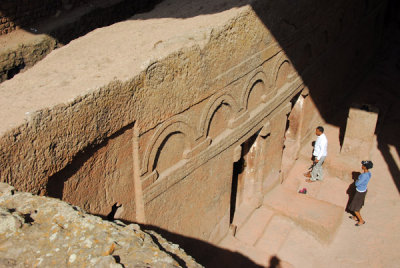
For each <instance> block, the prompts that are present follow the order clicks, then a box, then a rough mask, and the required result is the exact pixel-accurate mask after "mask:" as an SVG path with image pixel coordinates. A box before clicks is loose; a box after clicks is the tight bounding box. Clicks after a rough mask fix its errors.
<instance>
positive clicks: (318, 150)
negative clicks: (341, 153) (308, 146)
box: [313, 133, 328, 160]
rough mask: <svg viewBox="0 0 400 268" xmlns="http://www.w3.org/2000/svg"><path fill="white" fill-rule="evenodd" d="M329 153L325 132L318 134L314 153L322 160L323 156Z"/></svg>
mask: <svg viewBox="0 0 400 268" xmlns="http://www.w3.org/2000/svg"><path fill="white" fill-rule="evenodd" d="M327 154H328V139H327V138H326V136H325V134H324V133H322V134H321V135H319V136H318V138H317V140H316V141H315V146H314V152H313V155H314V156H315V157H316V158H317V159H318V160H320V159H321V157H323V156H326V155H327Z"/></svg>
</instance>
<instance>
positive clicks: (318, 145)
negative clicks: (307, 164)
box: [305, 126, 328, 182]
mask: <svg viewBox="0 0 400 268" xmlns="http://www.w3.org/2000/svg"><path fill="white" fill-rule="evenodd" d="M315 134H316V135H317V136H318V138H317V140H316V141H315V145H314V151H313V156H314V163H313V169H312V171H311V172H309V173H307V174H305V176H306V177H308V178H309V179H307V180H306V181H307V182H315V181H317V180H319V181H322V179H323V176H324V173H323V170H322V164H323V163H324V161H325V158H326V156H327V154H328V139H327V138H326V136H325V134H324V128H323V127H321V126H319V127H317V128H316V129H315Z"/></svg>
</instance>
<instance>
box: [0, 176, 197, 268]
mask: <svg viewBox="0 0 400 268" xmlns="http://www.w3.org/2000/svg"><path fill="white" fill-rule="evenodd" d="M14 266H15V267H55V266H57V267H66V266H74V267H181V266H184V267H201V265H199V264H198V263H196V261H195V260H194V259H193V258H192V257H190V256H188V255H187V254H186V253H185V252H184V251H183V250H182V249H181V248H179V246H178V245H176V244H172V243H169V242H168V241H166V240H165V239H164V238H162V237H161V236H160V235H158V234H157V233H155V232H153V231H144V230H141V229H140V226H139V225H137V224H129V225H126V224H124V223H122V222H120V221H116V222H109V221H105V220H102V219H101V218H100V217H96V216H93V215H89V214H87V213H85V212H84V211H83V210H81V209H80V208H78V207H75V206H71V205H69V204H67V203H65V202H62V201H60V200H58V199H54V198H48V197H40V196H35V195H32V194H30V193H24V192H16V191H15V190H14V188H13V187H11V186H9V185H8V184H5V183H0V267H14Z"/></svg>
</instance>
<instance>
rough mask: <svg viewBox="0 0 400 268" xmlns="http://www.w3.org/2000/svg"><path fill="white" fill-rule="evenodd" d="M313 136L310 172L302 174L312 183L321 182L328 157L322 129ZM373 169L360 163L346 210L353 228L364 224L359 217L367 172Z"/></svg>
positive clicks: (326, 140)
mask: <svg viewBox="0 0 400 268" xmlns="http://www.w3.org/2000/svg"><path fill="white" fill-rule="evenodd" d="M315 134H316V135H317V140H316V141H315V144H314V150H313V164H312V166H311V168H310V169H311V170H310V171H309V172H306V173H305V174H304V176H305V177H307V179H306V182H308V183H313V182H316V181H322V180H323V175H324V174H323V168H322V164H323V163H324V161H325V158H326V156H327V155H328V139H327V138H326V135H325V134H324V128H323V127H322V126H318V127H317V128H316V129H315ZM372 167H373V163H372V162H371V161H369V160H365V161H361V170H362V173H361V174H360V175H359V176H358V178H357V180H356V181H355V190H356V191H355V194H354V195H353V196H352V197H350V198H351V202H350V203H349V205H348V207H347V209H348V210H349V211H350V212H351V213H352V214H353V215H351V216H350V218H351V219H353V220H355V221H356V222H357V223H356V224H355V226H360V225H363V224H365V220H364V219H363V218H362V217H361V214H360V210H361V208H362V207H363V206H364V201H365V196H366V194H367V185H368V182H369V180H370V179H371V172H370V171H369V170H370V169H371V168H372Z"/></svg>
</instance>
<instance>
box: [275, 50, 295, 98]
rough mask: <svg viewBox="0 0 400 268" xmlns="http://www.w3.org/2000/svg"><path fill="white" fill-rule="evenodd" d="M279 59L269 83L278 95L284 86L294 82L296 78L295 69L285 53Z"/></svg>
mask: <svg viewBox="0 0 400 268" xmlns="http://www.w3.org/2000/svg"><path fill="white" fill-rule="evenodd" d="M277 57H278V58H277V59H276V61H275V63H274V65H273V67H272V72H271V73H270V77H269V78H270V79H269V81H270V82H271V84H270V87H271V88H272V91H273V92H274V93H276V92H277V91H278V89H279V88H280V87H281V86H282V85H283V84H285V83H286V82H290V81H292V80H293V78H294V68H293V66H292V63H291V61H290V60H289V59H288V57H287V56H286V55H285V54H284V53H283V52H281V53H280V54H279V55H278V56H277Z"/></svg>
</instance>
